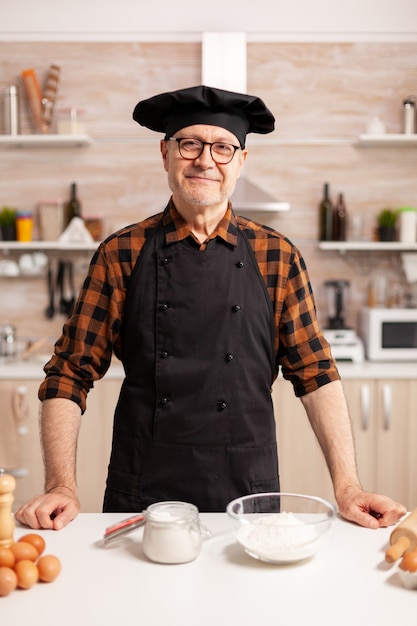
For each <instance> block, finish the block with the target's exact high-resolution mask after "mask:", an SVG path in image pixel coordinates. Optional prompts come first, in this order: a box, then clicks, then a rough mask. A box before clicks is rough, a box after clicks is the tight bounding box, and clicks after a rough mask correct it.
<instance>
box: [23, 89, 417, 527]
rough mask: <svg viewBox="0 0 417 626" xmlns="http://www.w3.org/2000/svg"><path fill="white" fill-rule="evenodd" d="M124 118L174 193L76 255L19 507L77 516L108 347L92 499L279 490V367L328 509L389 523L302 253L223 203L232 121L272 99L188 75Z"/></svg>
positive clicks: (229, 180)
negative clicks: (32, 478)
mask: <svg viewBox="0 0 417 626" xmlns="http://www.w3.org/2000/svg"><path fill="white" fill-rule="evenodd" d="M133 117H134V119H135V120H136V121H137V122H138V123H139V124H141V125H143V126H146V127H148V128H150V129H152V130H154V131H157V132H162V133H164V138H163V139H162V140H161V154H162V162H163V165H164V168H165V171H166V172H167V176H168V183H169V186H170V189H171V191H172V196H171V198H170V200H169V202H168V205H167V207H166V209H165V211H164V212H163V213H159V214H157V215H154V216H153V217H149V218H148V219H146V220H144V221H143V222H140V223H138V224H135V225H132V226H128V227H126V228H123V229H122V230H120V231H118V232H117V233H115V234H113V235H112V236H110V237H109V238H107V239H106V241H104V242H103V243H102V244H101V245H100V246H99V248H98V250H97V252H96V254H95V255H94V257H93V259H92V261H91V265H90V269H89V272H88V275H87V278H86V280H85V283H84V286H83V289H82V291H81V293H80V296H79V299H78V302H77V305H76V309H75V313H74V315H73V317H72V318H71V319H70V320H69V321H68V323H67V324H66V325H65V327H64V330H63V334H62V336H61V338H60V339H59V340H58V342H57V344H56V347H55V354H54V355H53V357H52V359H51V360H50V361H49V363H48V364H47V365H46V366H45V372H46V378H45V380H44V382H43V383H42V385H41V387H40V391H39V397H40V399H41V400H42V416H41V432H42V446H43V451H44V459H45V471H46V483H45V493H44V494H43V495H40V496H36V497H34V498H33V499H32V500H31V501H30V502H28V503H27V504H26V505H24V506H23V507H21V508H20V509H19V511H17V513H16V517H17V519H18V520H19V521H20V522H22V523H24V524H27V525H29V526H32V527H33V528H40V527H43V528H55V529H59V528H62V527H63V526H65V524H67V523H68V522H69V521H70V520H71V519H73V518H74V517H75V516H76V515H77V513H78V511H79V508H80V507H79V501H78V497H77V489H76V477H75V467H76V444H77V437H78V430H79V425H80V420H81V415H82V413H83V411H84V410H85V407H86V396H87V393H88V391H89V390H90V388H91V387H92V386H93V383H94V381H95V380H98V379H99V378H101V377H102V376H104V374H105V373H106V370H107V368H108V367H109V365H110V360H111V357H112V353H113V352H114V353H115V354H116V356H117V357H118V358H119V359H120V360H121V361H122V363H123V365H124V369H125V374H126V376H125V379H124V382H123V385H122V388H121V392H120V397H119V401H118V404H117V408H116V412H115V417H114V435H113V446H112V453H111V458H110V464H109V470H108V479H107V486H106V492H105V496H104V507H103V508H104V511H120V512H129V511H132V512H137V511H140V510H142V509H144V508H146V507H147V506H149V505H150V504H151V503H153V502H156V501H162V500H184V501H188V502H192V503H193V504H195V505H196V506H198V507H199V509H200V510H202V511H222V510H224V509H225V507H226V505H227V503H228V502H229V501H230V500H232V499H233V498H235V497H237V496H240V495H244V494H248V493H257V492H263V491H278V490H279V475H278V455H277V442H276V435H275V432H276V431H275V420H274V412H273V407H272V401H271V386H272V383H273V381H274V379H275V378H276V376H277V373H278V369H279V367H281V368H282V372H283V375H284V377H285V378H287V379H288V380H290V381H291V382H292V384H293V386H294V391H295V394H296V395H297V396H299V397H300V398H301V401H302V402H303V404H304V406H305V409H306V412H307V415H308V418H309V420H310V422H311V425H312V427H313V429H314V432H315V434H316V436H317V438H318V441H319V443H320V445H321V448H322V450H323V453H324V455H325V458H326V461H327V464H328V467H329V471H330V474H331V477H332V481H333V486H334V493H335V498H336V501H337V504H338V507H339V511H340V513H341V514H342V515H343V516H344V517H345V518H347V519H349V520H352V521H355V522H357V523H358V524H361V525H364V526H367V527H370V528H377V527H378V526H386V525H389V524H393V523H395V522H397V521H398V519H399V518H400V517H401V516H402V515H403V514H404V513H405V508H404V507H403V506H401V505H400V504H398V503H396V502H394V501H392V500H391V499H390V498H388V497H386V496H382V495H377V494H370V493H366V492H364V491H363V490H362V488H361V485H360V482H359V479H358V476H357V471H356V465H355V452H354V445H353V439H352V433H351V426H350V420H349V416H348V411H347V408H346V403H345V399H344V395H343V392H342V387H341V383H340V379H339V374H338V371H337V368H336V365H335V362H334V360H333V358H332V355H331V351H330V348H329V345H328V343H327V342H326V340H325V339H324V337H323V335H322V333H321V332H320V329H319V326H318V323H317V319H316V314H315V306H314V300H313V294H312V291H311V286H310V282H309V278H308V274H307V270H306V267H305V263H304V260H303V258H302V256H301V254H300V252H299V251H298V249H297V248H296V247H295V246H294V245H293V244H292V243H291V242H290V241H289V240H288V239H286V238H285V237H284V236H283V235H281V234H280V233H278V232H275V231H273V230H272V229H270V228H268V227H266V226H263V225H261V224H258V223H256V222H253V221H251V220H249V219H247V218H244V217H239V216H237V215H235V214H234V212H233V208H232V205H231V203H230V196H231V195H232V193H233V190H234V188H235V184H236V181H237V179H238V177H239V175H240V172H241V169H242V166H243V164H244V162H245V160H246V157H247V150H246V148H245V141H246V135H247V134H248V133H251V132H253V133H269V132H271V131H272V130H273V129H274V117H273V115H272V113H271V112H270V111H269V110H268V109H267V107H266V106H265V104H264V103H263V102H262V100H260V99H259V98H257V97H254V96H249V95H245V94H237V93H233V92H228V91H223V90H219V89H214V88H210V87H205V86H198V87H192V88H188V89H181V90H178V91H174V92H170V93H163V94H159V95H157V96H155V97H153V98H150V99H148V100H144V101H141V102H139V104H138V105H137V106H136V107H135V110H134V113H133ZM280 443H281V445H285V441H283V442H280ZM91 462H92V463H93V462H94V459H92V461H91Z"/></svg>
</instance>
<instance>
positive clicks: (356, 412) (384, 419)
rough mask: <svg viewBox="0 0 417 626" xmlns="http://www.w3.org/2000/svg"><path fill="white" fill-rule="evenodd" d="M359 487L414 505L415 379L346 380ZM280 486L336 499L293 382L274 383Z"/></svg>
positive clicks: (416, 462) (416, 483)
mask: <svg viewBox="0 0 417 626" xmlns="http://www.w3.org/2000/svg"><path fill="white" fill-rule="evenodd" d="M343 387H344V390H345V394H346V399H347V403H348V407H349V411H350V415H351V419H352V425H353V431H354V437H355V443H356V450H357V462H358V470H359V476H360V479H361V481H362V484H363V487H364V488H365V489H367V490H369V491H374V492H379V493H383V494H385V495H389V496H391V497H392V498H394V499H396V500H398V501H400V502H402V503H404V504H405V506H406V507H407V508H408V509H413V508H415V506H416V505H417V420H416V418H415V416H416V415H417V388H416V384H415V379H412V378H410V379H404V380H392V379H372V378H369V379H367V378H363V379H344V380H343ZM273 399H274V406H275V414H276V420H277V437H278V448H279V459H280V476H281V488H282V490H285V491H296V492H301V493H309V494H315V495H319V496H321V497H324V498H327V499H330V500H331V501H334V496H333V490H332V486H331V481H330V478H329V475H328V470H327V467H326V464H325V461H324V457H323V455H322V453H321V450H320V448H319V445H318V443H317V441H316V439H315V436H314V433H313V431H312V429H311V426H310V423H309V421H308V418H307V416H306V414H305V411H304V408H303V406H302V404H301V401H300V400H299V399H298V398H296V397H295V396H294V393H293V389H292V385H291V384H290V383H288V382H287V381H284V380H282V379H279V380H277V381H276V382H275V383H274V389H273Z"/></svg>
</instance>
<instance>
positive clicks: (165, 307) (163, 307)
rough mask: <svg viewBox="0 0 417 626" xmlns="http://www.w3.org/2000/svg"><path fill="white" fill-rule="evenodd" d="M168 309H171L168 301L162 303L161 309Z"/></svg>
mask: <svg viewBox="0 0 417 626" xmlns="http://www.w3.org/2000/svg"><path fill="white" fill-rule="evenodd" d="M167 309H169V305H168V304H167V303H166V302H164V303H163V304H161V311H166V310H167Z"/></svg>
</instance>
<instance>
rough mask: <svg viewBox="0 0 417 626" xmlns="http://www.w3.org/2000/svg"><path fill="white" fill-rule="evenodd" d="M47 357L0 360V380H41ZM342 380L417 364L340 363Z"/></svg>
mask: <svg viewBox="0 0 417 626" xmlns="http://www.w3.org/2000/svg"><path fill="white" fill-rule="evenodd" d="M48 359H49V357H46V358H45V359H44V360H42V359H36V360H28V361H18V360H17V361H8V362H6V361H5V360H4V359H0V380H42V379H43V377H44V373H43V366H44V365H45V363H46V362H47V361H48ZM337 366H338V369H339V372H340V375H341V376H342V378H344V379H346V380H349V379H358V378H371V379H372V378H378V379H389V380H405V379H417V362H403V361H401V362H380V363H376V362H370V361H364V362H363V363H348V362H345V361H340V362H338V364H337ZM105 378H106V379H115V380H119V379H120V380H122V379H123V378H124V372H123V367H122V365H121V363H120V362H119V361H118V360H115V361H114V363H112V365H111V366H110V368H109V370H108V372H107V373H106V376H105Z"/></svg>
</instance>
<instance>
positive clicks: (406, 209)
mask: <svg viewBox="0 0 417 626" xmlns="http://www.w3.org/2000/svg"><path fill="white" fill-rule="evenodd" d="M398 210H399V211H402V212H405V211H414V212H416V211H417V208H416V207H413V206H403V207H400V208H399V209H398Z"/></svg>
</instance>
